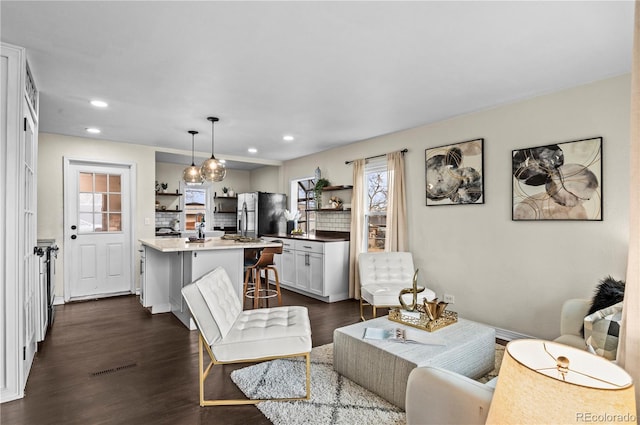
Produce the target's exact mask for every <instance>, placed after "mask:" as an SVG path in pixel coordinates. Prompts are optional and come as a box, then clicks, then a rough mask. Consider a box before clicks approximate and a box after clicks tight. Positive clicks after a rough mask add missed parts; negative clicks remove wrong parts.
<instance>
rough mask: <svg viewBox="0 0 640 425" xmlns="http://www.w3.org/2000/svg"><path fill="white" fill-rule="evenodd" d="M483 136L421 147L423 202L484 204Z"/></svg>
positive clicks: (435, 203)
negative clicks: (423, 176)
mask: <svg viewBox="0 0 640 425" xmlns="http://www.w3.org/2000/svg"><path fill="white" fill-rule="evenodd" d="M483 143H484V139H475V140H469V141H468V142H462V143H456V144H453V145H445V146H440V147H436V148H429V149H425V183H426V196H427V198H426V199H427V200H426V205H427V206H433V205H460V204H483V203H484V174H483V153H482V149H483Z"/></svg>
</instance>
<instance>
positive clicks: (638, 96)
mask: <svg viewBox="0 0 640 425" xmlns="http://www.w3.org/2000/svg"><path fill="white" fill-rule="evenodd" d="M635 6H636V11H635V31H634V39H633V62H632V65H633V66H632V67H631V170H630V174H631V180H630V182H629V187H630V200H629V215H630V222H629V259H628V263H627V277H626V282H627V283H626V285H625V289H624V307H623V310H622V311H623V325H622V330H621V336H620V346H619V347H618V363H619V364H620V366H622V367H623V368H624V369H625V370H626V371H627V372H629V374H630V375H631V376H632V377H633V381H634V383H635V386H636V415H640V1H637V0H636V2H635Z"/></svg>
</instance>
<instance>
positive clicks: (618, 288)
mask: <svg viewBox="0 0 640 425" xmlns="http://www.w3.org/2000/svg"><path fill="white" fill-rule="evenodd" d="M623 298H624V281H622V280H615V279H614V278H612V277H611V276H607V277H605V278H604V279H602V280H601V281H600V284H599V285H598V286H597V287H596V291H595V294H594V295H593V300H592V302H591V307H590V308H589V311H588V312H587V315H589V314H593V313H595V312H596V311H599V310H602V309H603V308H607V307H610V306H612V305H614V304H617V303H619V302H620V301H622V299H623ZM582 334H583V335H584V327H583V328H582Z"/></svg>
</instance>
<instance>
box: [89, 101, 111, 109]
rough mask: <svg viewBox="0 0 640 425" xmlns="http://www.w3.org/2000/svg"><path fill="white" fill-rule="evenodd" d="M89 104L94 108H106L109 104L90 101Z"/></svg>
mask: <svg viewBox="0 0 640 425" xmlns="http://www.w3.org/2000/svg"><path fill="white" fill-rule="evenodd" d="M91 104H92V105H93V106H95V107H96V108H106V107H107V106H109V104H108V103H107V102H105V101H103V100H92V101H91Z"/></svg>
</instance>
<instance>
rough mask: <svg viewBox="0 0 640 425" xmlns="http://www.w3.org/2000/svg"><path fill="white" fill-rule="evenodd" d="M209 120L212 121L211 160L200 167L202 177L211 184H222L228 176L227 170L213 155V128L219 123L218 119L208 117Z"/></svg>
mask: <svg viewBox="0 0 640 425" xmlns="http://www.w3.org/2000/svg"><path fill="white" fill-rule="evenodd" d="M207 119H208V120H209V121H211V158H209V159H207V160H206V161H205V162H203V163H202V166H201V167H200V175H201V176H202V179H203V180H206V181H209V182H221V181H222V180H224V177H225V176H226V175H227V169H226V168H225V166H224V163H222V162H220V161H219V160H217V159H216V157H215V156H214V155H213V126H214V124H215V123H216V121H218V118H216V117H208V118H207Z"/></svg>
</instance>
